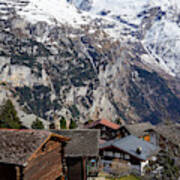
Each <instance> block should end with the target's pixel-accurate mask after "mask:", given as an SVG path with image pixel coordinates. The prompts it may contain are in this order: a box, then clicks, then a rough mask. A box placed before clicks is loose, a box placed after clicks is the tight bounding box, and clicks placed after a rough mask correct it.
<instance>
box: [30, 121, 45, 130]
mask: <svg viewBox="0 0 180 180" xmlns="http://www.w3.org/2000/svg"><path fill="white" fill-rule="evenodd" d="M31 128H32V129H44V125H43V122H42V121H40V120H39V119H38V118H36V120H35V121H34V122H33V123H32V125H31Z"/></svg>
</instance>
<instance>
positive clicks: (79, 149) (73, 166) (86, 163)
mask: <svg viewBox="0 0 180 180" xmlns="http://www.w3.org/2000/svg"><path fill="white" fill-rule="evenodd" d="M52 131H53V132H55V133H58V134H60V135H63V136H66V137H69V138H70V139H71V140H70V141H69V142H68V143H67V145H66V146H65V151H64V152H65V154H64V155H65V158H66V164H67V170H66V172H67V173H66V174H67V178H68V180H86V179H87V177H88V176H91V173H92V174H93V170H96V171H97V163H98V155H99V145H98V140H99V131H98V130H90V129H87V130H85V129H84V130H52Z"/></svg>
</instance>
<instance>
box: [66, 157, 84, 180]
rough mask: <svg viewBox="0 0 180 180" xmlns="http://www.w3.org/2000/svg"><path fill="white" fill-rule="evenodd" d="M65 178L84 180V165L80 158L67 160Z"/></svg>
mask: <svg viewBox="0 0 180 180" xmlns="http://www.w3.org/2000/svg"><path fill="white" fill-rule="evenodd" d="M66 163H67V166H68V171H67V177H68V179H69V180H77V179H78V180H86V172H84V171H85V169H86V167H85V163H84V160H83V158H82V157H77V158H67V159H66Z"/></svg>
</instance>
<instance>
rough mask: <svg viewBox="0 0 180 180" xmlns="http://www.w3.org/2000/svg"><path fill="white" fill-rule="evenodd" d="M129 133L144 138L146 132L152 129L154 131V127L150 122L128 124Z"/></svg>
mask: <svg viewBox="0 0 180 180" xmlns="http://www.w3.org/2000/svg"><path fill="white" fill-rule="evenodd" d="M126 128H127V129H128V131H129V132H130V133H131V134H132V135H134V136H142V135H144V132H145V131H147V130H150V129H154V126H153V125H152V124H151V123H150V122H145V123H137V124H128V125H126Z"/></svg>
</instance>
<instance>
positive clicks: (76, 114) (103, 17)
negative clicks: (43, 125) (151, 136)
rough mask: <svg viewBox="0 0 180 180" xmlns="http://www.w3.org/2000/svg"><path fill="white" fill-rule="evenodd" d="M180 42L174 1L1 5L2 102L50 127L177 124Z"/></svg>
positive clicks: (17, 1)
mask: <svg viewBox="0 0 180 180" xmlns="http://www.w3.org/2000/svg"><path fill="white" fill-rule="evenodd" d="M179 40H180V6H179V5H178V1H177V0H176V1H175V0H174V1H168V0H160V1H155V0H149V1H148V0H121V1H120V0H116V1H110V0H102V1H97V0H87V1H85V0H84V1H83V0H82V1H78V0H77V1H76V0H72V1H70V0H69V1H65V0H51V1H49V0H23V1H22V0H8V1H7V0H0V82H1V88H0V95H1V101H3V99H5V98H7V97H9V98H11V99H13V100H14V102H16V106H17V108H18V109H19V111H25V112H26V113H33V114H36V115H37V116H39V117H42V118H44V119H46V120H49V121H51V120H53V119H54V118H55V119H59V118H60V117H61V116H64V117H66V119H70V118H73V119H75V120H77V121H82V122H84V121H86V120H89V119H94V120H95V119H98V118H107V119H110V120H116V119H117V118H120V119H123V120H125V121H127V122H132V121H151V122H152V123H155V124H157V123H159V122H164V121H167V120H170V121H174V122H179V119H180V99H179V98H180V93H179V90H180V87H179V76H180V67H179V66H180V62H179V58H180V48H179V47H180V46H179V44H180V41H179ZM6 96H7V97H6Z"/></svg>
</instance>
